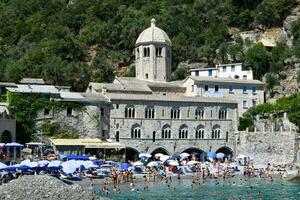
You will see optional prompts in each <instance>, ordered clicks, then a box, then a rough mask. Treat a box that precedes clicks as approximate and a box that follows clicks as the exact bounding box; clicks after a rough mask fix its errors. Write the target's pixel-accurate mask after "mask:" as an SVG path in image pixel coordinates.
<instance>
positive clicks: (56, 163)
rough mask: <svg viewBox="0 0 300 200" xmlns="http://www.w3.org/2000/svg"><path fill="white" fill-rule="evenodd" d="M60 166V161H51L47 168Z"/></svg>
mask: <svg viewBox="0 0 300 200" xmlns="http://www.w3.org/2000/svg"><path fill="white" fill-rule="evenodd" d="M60 164H61V161H60V160H52V161H51V162H50V163H49V164H48V167H59V166H60Z"/></svg>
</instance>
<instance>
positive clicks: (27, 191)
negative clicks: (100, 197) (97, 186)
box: [0, 175, 97, 200]
mask: <svg viewBox="0 0 300 200" xmlns="http://www.w3.org/2000/svg"><path fill="white" fill-rule="evenodd" d="M2 199H3V200H4V199H5V200H10V199H11V200H40V199H50V200H71V199H72V200H82V199H84V200H96V199H97V197H96V195H95V194H93V193H92V192H90V191H86V190H84V189H82V188H81V187H80V186H79V185H67V184H65V183H64V182H62V181H61V180H59V179H57V178H54V177H51V176H45V175H33V176H22V177H20V178H18V179H15V180H13V181H11V182H9V183H7V184H4V185H1V186H0V200H2Z"/></svg>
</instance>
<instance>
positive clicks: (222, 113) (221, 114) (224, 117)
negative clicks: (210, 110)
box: [219, 108, 227, 119]
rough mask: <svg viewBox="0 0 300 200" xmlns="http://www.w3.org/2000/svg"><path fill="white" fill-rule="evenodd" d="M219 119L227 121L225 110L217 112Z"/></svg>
mask: <svg viewBox="0 0 300 200" xmlns="http://www.w3.org/2000/svg"><path fill="white" fill-rule="evenodd" d="M219 119H227V110H226V108H221V109H220V110H219Z"/></svg>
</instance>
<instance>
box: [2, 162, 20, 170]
mask: <svg viewBox="0 0 300 200" xmlns="http://www.w3.org/2000/svg"><path fill="white" fill-rule="evenodd" d="M19 167H20V164H15V165H9V166H7V167H5V168H4V170H5V171H16V170H17V169H18V168H19Z"/></svg>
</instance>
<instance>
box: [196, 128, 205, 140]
mask: <svg viewBox="0 0 300 200" xmlns="http://www.w3.org/2000/svg"><path fill="white" fill-rule="evenodd" d="M204 133H205V132H204V126H203V125H199V126H198V127H197V129H196V133H195V138H196V139H204Z"/></svg>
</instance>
